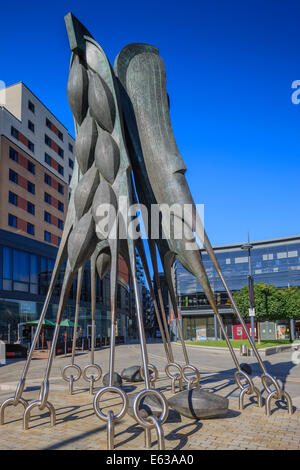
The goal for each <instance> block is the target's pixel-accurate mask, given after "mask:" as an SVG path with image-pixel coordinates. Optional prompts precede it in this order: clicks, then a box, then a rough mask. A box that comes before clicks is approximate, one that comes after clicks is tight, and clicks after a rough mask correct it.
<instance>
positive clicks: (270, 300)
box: [233, 283, 287, 321]
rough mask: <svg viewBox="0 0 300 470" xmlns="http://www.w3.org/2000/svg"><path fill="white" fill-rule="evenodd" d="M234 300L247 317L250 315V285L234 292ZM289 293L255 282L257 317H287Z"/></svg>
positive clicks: (275, 318) (268, 318)
mask: <svg viewBox="0 0 300 470" xmlns="http://www.w3.org/2000/svg"><path fill="white" fill-rule="evenodd" d="M233 296H234V300H235V301H236V303H237V306H238V308H239V310H240V312H241V315H242V316H243V317H244V318H246V317H248V316H249V290H248V286H245V287H243V288H242V289H241V290H240V291H237V292H235V293H234V294H233ZM286 301H287V295H286V294H284V293H283V292H282V289H277V288H276V287H274V286H272V285H269V284H266V283H260V284H254V302H255V317H256V318H257V319H258V320H260V321H265V320H279V319H283V318H285V308H286Z"/></svg>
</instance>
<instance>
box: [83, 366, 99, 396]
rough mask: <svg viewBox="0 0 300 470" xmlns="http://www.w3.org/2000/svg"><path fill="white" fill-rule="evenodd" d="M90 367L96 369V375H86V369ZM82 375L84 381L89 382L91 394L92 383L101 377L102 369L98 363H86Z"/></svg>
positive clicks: (92, 390)
mask: <svg viewBox="0 0 300 470" xmlns="http://www.w3.org/2000/svg"><path fill="white" fill-rule="evenodd" d="M92 368H94V369H96V370H97V371H98V374H97V375H96V376H94V375H93V374H92V375H90V376H88V375H87V370H88V369H92ZM82 377H83V378H84V380H85V381H86V382H89V383H90V394H91V395H92V394H93V392H94V383H95V382H97V381H98V380H100V379H101V377H102V369H101V367H100V366H99V365H98V364H88V365H87V366H85V368H84V369H83V372H82Z"/></svg>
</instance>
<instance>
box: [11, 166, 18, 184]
mask: <svg viewBox="0 0 300 470" xmlns="http://www.w3.org/2000/svg"><path fill="white" fill-rule="evenodd" d="M9 180H10V181H12V182H13V183H15V184H18V173H16V172H15V171H14V170H11V169H9Z"/></svg>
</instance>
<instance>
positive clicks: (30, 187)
mask: <svg viewBox="0 0 300 470" xmlns="http://www.w3.org/2000/svg"><path fill="white" fill-rule="evenodd" d="M27 191H28V192H29V193H31V194H35V185H34V184H33V183H31V182H30V181H27Z"/></svg>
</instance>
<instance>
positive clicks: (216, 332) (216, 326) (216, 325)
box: [214, 315, 219, 341]
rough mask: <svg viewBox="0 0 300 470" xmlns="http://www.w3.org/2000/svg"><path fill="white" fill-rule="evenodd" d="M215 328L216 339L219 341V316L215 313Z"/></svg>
mask: <svg viewBox="0 0 300 470" xmlns="http://www.w3.org/2000/svg"><path fill="white" fill-rule="evenodd" d="M214 329H215V340H216V341H218V339H219V338H218V322H217V317H216V315H214Z"/></svg>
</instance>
